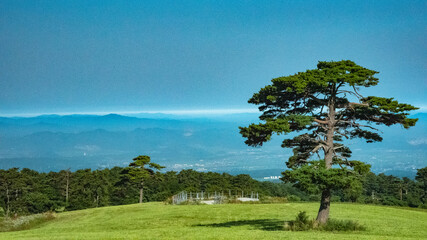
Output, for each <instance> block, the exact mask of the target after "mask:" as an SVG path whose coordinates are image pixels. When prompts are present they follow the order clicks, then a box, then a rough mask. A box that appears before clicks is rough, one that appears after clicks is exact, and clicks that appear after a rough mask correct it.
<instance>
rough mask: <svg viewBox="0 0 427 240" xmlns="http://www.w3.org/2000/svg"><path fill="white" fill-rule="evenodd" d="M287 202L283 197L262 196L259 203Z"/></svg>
mask: <svg viewBox="0 0 427 240" xmlns="http://www.w3.org/2000/svg"><path fill="white" fill-rule="evenodd" d="M287 202H289V201H288V199H287V198H284V197H264V198H262V199H261V201H260V203H287Z"/></svg>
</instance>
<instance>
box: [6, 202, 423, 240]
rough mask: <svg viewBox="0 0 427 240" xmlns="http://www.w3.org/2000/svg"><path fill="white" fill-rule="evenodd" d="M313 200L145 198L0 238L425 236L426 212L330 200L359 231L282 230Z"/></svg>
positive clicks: (311, 208) (334, 213)
mask: <svg viewBox="0 0 427 240" xmlns="http://www.w3.org/2000/svg"><path fill="white" fill-rule="evenodd" d="M317 209H318V203H286V204H228V205H227V204H224V205H181V206H174V205H165V204H163V203H144V204H142V205H139V204H134V205H126V206H115V207H103V208H97V209H87V210H81V211H73V212H65V213H61V214H58V215H57V217H56V218H55V219H54V220H51V221H49V222H46V223H43V224H42V225H39V226H37V227H36V228H33V229H30V230H25V231H16V232H3V233H0V239H427V211H425V210H419V209H408V208H396V207H383V206H372V205H359V204H348V203H333V204H332V210H331V217H332V218H335V219H351V220H356V221H358V222H359V223H361V224H363V225H365V226H366V228H367V230H366V231H360V232H323V231H307V232H290V231H283V230H282V226H283V224H284V221H290V220H293V219H294V218H295V216H296V215H297V214H298V212H299V211H307V213H308V214H309V216H310V218H314V217H315V215H316V212H317Z"/></svg>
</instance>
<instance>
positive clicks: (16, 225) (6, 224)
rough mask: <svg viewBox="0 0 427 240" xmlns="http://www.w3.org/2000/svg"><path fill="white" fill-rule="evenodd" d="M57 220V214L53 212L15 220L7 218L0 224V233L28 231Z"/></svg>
mask: <svg viewBox="0 0 427 240" xmlns="http://www.w3.org/2000/svg"><path fill="white" fill-rule="evenodd" d="M55 218H56V214H55V213H54V212H51V211H49V212H46V213H43V214H34V215H29V216H22V217H17V218H15V219H11V218H5V219H3V221H1V222H0V232H10V231H20V230H27V229H30V228H33V227H36V226H38V225H40V224H42V223H45V222H47V221H50V220H53V219H55Z"/></svg>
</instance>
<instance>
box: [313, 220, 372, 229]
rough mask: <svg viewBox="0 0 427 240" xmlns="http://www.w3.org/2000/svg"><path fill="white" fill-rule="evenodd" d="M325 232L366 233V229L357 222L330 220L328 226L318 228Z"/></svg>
mask: <svg viewBox="0 0 427 240" xmlns="http://www.w3.org/2000/svg"><path fill="white" fill-rule="evenodd" d="M318 228H319V230H323V231H364V230H366V228H365V227H364V226H363V225H360V224H359V223H358V222H356V221H352V220H337V219H329V220H328V221H327V222H326V224H321V225H319V226H318Z"/></svg>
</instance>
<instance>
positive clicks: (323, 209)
mask: <svg viewBox="0 0 427 240" xmlns="http://www.w3.org/2000/svg"><path fill="white" fill-rule="evenodd" d="M330 206H331V190H330V189H326V190H324V191H323V192H322V199H321V200H320V208H319V213H318V214H317V218H316V220H317V221H318V222H319V223H326V222H327V221H328V219H329V209H330Z"/></svg>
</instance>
